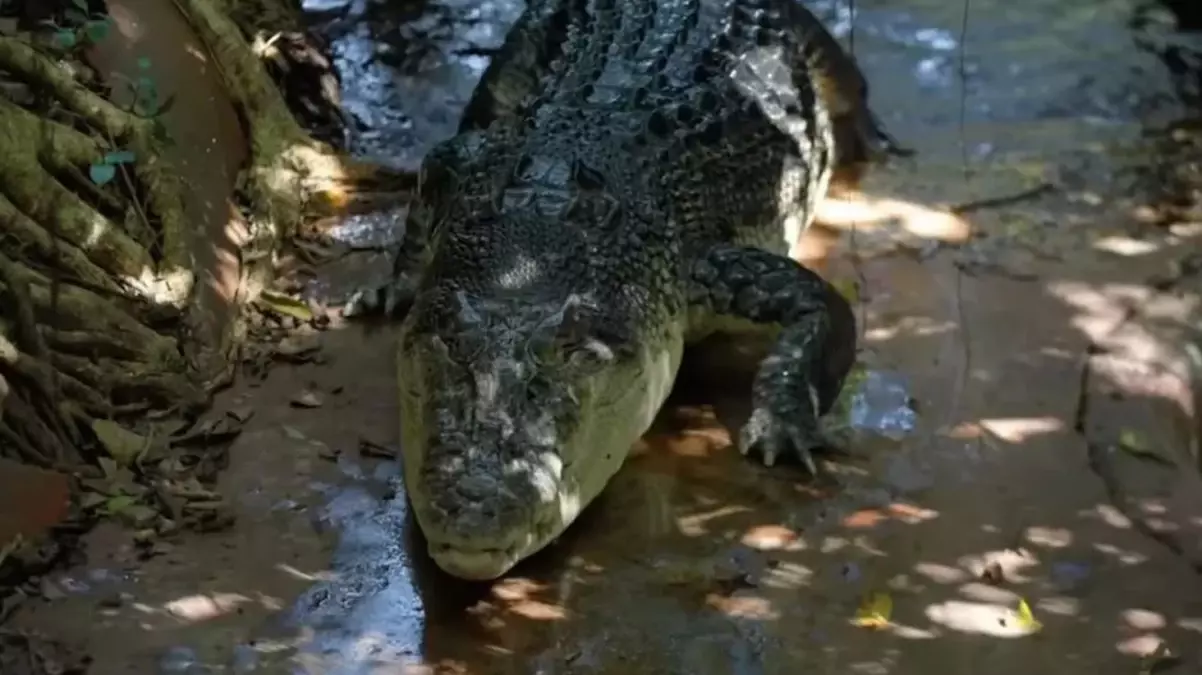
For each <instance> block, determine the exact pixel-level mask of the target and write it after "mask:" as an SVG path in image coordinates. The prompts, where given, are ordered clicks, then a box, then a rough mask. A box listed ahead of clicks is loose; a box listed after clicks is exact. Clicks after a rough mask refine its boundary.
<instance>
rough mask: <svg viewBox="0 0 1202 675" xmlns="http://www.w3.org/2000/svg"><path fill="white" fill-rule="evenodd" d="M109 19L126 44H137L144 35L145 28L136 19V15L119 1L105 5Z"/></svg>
mask: <svg viewBox="0 0 1202 675" xmlns="http://www.w3.org/2000/svg"><path fill="white" fill-rule="evenodd" d="M107 10H108V15H109V21H110V22H111V23H112V25H113V27H114V28H116V29H117V32H118V33H121V37H123V38H125V40H126V43H127V44H137V43H139V42H141V41H142V38H144V37H145V36H146V28H145V26H143V25H142V23H141V22H140V21H138V15H137V14H136V13H135V12H132V11H130V10H129V8H128V7H126V6H124V5H122V4H120V3H111V4H110V6H109V7H107Z"/></svg>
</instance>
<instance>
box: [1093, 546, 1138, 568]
mask: <svg viewBox="0 0 1202 675" xmlns="http://www.w3.org/2000/svg"><path fill="white" fill-rule="evenodd" d="M1094 548H1095V549H1097V550H1098V551H1100V552H1102V553H1105V554H1106V555H1109V556H1111V557H1113V558H1114V559H1115V560H1117V561H1118V562H1119V563H1120V564H1122V565H1126V566H1128V567H1134V566H1135V565H1142V564H1144V563H1146V562H1148V560H1149V558H1148V556H1146V555H1144V554H1143V553H1140V552H1138V551H1124V550H1123V549H1121V548H1119V547H1117V546H1114V545H1111V544H1094Z"/></svg>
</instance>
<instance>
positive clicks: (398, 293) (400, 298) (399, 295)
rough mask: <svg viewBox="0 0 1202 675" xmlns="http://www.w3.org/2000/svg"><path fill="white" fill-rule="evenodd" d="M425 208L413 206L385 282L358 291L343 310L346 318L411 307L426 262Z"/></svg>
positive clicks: (388, 314) (394, 312)
mask: <svg viewBox="0 0 1202 675" xmlns="http://www.w3.org/2000/svg"><path fill="white" fill-rule="evenodd" d="M423 208H424V207H423V206H422V205H421V204H420V203H415V204H414V205H413V206H412V208H411V210H410V213H409V217H408V218H407V219H406V222H405V233H404V235H403V236H402V237H401V244H400V246H399V247H398V248H397V251H396V255H395V257H394V258H393V260H392V272H391V274H389V277H388V281H387V282H385V283H384V284H382V285H380V286H373V287H368V288H360V289H358V290H356V291H355V293H354V294H353V295H351V297H350V299H349V300H347V302H346V305H345V307H344V308H343V315H344V316H347V317H355V316H365V315H377V316H383V317H395V316H400V315H403V314H404V313H405V312H407V311H408V310H409V306H410V305H412V304H413V299H414V296H415V295H416V294H417V284H418V280H419V279H420V277H421V270H422V268H423V267H425V264H426V262H427V260H428V259H429V235H428V232H429V228H428V227H427V225H426V222H427V220H428V219H427V218H426V217H425V216H426V214H425V213H424V212H422V209H423Z"/></svg>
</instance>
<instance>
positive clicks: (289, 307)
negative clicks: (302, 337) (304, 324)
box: [256, 291, 313, 321]
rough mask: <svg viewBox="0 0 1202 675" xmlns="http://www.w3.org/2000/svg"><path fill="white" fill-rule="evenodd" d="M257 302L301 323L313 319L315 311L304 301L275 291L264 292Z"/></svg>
mask: <svg viewBox="0 0 1202 675" xmlns="http://www.w3.org/2000/svg"><path fill="white" fill-rule="evenodd" d="M256 302H258V303H260V304H262V305H264V306H265V307H266V308H267V309H269V310H271V311H273V312H275V313H276V314H280V315H283V316H290V317H293V318H294V319H298V320H300V321H310V320H312V319H313V310H311V309H309V305H307V304H305V302H304V301H303V300H300V299H297V298H293V297H289V296H287V295H284V294H283V293H277V292H275V291H263V292H262V293H261V294H260V295H259V298H258V300H256Z"/></svg>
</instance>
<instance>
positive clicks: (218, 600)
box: [163, 593, 253, 623]
mask: <svg viewBox="0 0 1202 675" xmlns="http://www.w3.org/2000/svg"><path fill="white" fill-rule="evenodd" d="M252 602H253V600H251V599H250V598H248V597H246V596H245V595H242V594H240V593H210V594H207V595H189V596H186V597H183V598H179V599H177V600H172V601H171V602H168V603H166V604H164V605H163V610H164V611H166V612H167V613H168V614H170V615H171V616H173V617H175V618H177V619H182V620H184V621H188V622H191V623H197V622H200V621H210V620H212V619H216V618H219V617H222V616H225V615H227V614H231V613H233V612H236V611H237V610H238V608H239V607H241V606H242V605H247V604H250V603H252Z"/></svg>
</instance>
